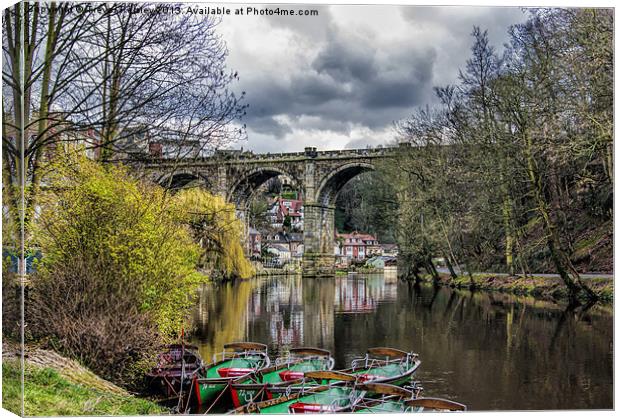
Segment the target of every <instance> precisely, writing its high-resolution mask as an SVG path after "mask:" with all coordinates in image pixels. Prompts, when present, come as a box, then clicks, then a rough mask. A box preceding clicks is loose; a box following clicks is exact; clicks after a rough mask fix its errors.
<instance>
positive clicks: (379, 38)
mask: <svg viewBox="0 0 620 418" xmlns="http://www.w3.org/2000/svg"><path fill="white" fill-rule="evenodd" d="M304 7H305V6H304ZM308 7H309V6H308ZM312 8H314V6H312ZM317 8H318V9H319V12H320V15H319V16H318V17H313V18H305V17H304V18H302V17H293V18H290V19H278V18H273V19H263V20H261V21H260V25H261V26H258V27H259V28H260V33H257V34H256V36H258V37H259V38H261V40H263V41H264V45H267V46H269V45H277V48H276V47H274V48H273V49H269V48H267V49H266V51H262V50H258V49H257V50H254V49H251V48H245V49H244V48H243V47H242V46H243V45H240V49H244V54H245V55H240V56H237V57H236V59H237V66H236V67H235V69H238V70H239V72H240V74H241V80H242V81H241V87H242V89H243V90H245V91H247V101H248V103H249V104H250V107H249V109H248V113H247V117H246V118H245V120H244V122H245V123H246V124H247V126H248V129H249V130H250V131H251V132H254V133H256V134H260V135H259V136H260V138H261V139H260V140H261V141H263V142H265V141H266V138H269V141H275V142H270V143H269V144H266V143H265V144H264V145H261V144H254V145H251V146H252V147H254V148H255V149H257V150H261V149H277V147H278V146H277V145H275V143H277V142H282V140H283V139H286V141H289V142H291V141H301V142H303V141H304V138H303V137H304V135H305V137H306V140H307V141H311V140H312V139H311V137H313V136H312V135H315V134H316V133H317V132H319V133H321V132H324V133H325V135H323V136H329V135H332V134H337V135H341V136H342V135H344V136H345V137H346V136H348V137H349V138H350V141H347V142H348V144H347V145H346V146H347V147H361V146H363V145H364V143H366V144H375V145H376V144H377V138H378V135H375V134H376V133H383V134H384V135H383V138H385V132H386V131H387V130H389V129H390V126H391V125H392V123H393V122H394V121H397V120H400V119H402V118H405V117H407V116H408V115H410V114H411V113H412V111H413V109H414V108H415V107H416V106H423V105H426V104H429V103H432V102H433V101H435V100H436V99H435V97H434V94H433V87H434V86H436V85H445V84H448V83H454V82H456V81H457V76H458V70H459V68H463V67H464V66H465V62H466V60H467V58H468V57H469V54H470V46H471V37H470V33H471V31H472V27H473V26H474V25H478V26H480V27H481V28H483V29H488V30H489V37H490V40H491V42H492V43H493V44H494V45H496V46H497V47H501V45H502V43H503V42H504V41H505V40H506V39H507V36H506V31H507V29H508V27H509V26H510V25H511V24H514V23H516V22H518V21H522V20H524V17H523V13H522V12H521V10H520V9H517V8H488V7H486V8H484V7H479V8H474V7H407V6H390V7H389V10H388V11H387V12H385V10H386V9H385V8H380V7H376V6H370V7H368V8H364V7H357V6H348V7H344V6H317ZM375 11H376V12H377V13H376V14H375ZM246 32H248V29H247V28H240V29H239V32H235V33H246ZM244 39H247V38H243V37H238V38H237V42H243V41H244ZM284 39H285V40H286V42H285V43H280V42H281V41H282V40H284ZM229 47H230V49H231V53H234V52H235V45H234V44H232V45H229ZM267 56H269V57H272V59H273V63H271V62H272V61H270V60H268V59H265V57H267ZM256 62H260V63H261V65H258V64H256ZM291 133H294V135H290V134H291ZM313 133H314V134H313ZM313 138H315V139H314V140H316V136H314V137H313ZM249 139H250V144H251V141H252V138H251V137H250V138H249ZM340 141H341V142H340V144H341V145H340V146H344V144H345V143H346V142H342V140H340ZM301 142H300V143H301Z"/></svg>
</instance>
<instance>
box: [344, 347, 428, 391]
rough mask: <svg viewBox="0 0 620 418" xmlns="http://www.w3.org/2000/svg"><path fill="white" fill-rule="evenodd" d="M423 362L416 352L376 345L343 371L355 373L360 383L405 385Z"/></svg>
mask: <svg viewBox="0 0 620 418" xmlns="http://www.w3.org/2000/svg"><path fill="white" fill-rule="evenodd" d="M421 363H422V362H421V361H420V359H419V357H418V355H417V354H415V353H412V352H409V353H408V352H405V351H402V350H398V349H395V348H388V347H375V348H369V349H368V351H367V352H366V355H365V356H364V357H362V358H357V359H354V360H353V361H352V362H351V368H350V369H346V370H342V372H343V373H348V374H352V375H355V376H356V377H357V379H358V383H365V382H373V383H390V384H392V385H396V386H403V385H406V384H407V383H409V382H411V379H412V377H413V374H414V373H415V371H416V370H417V369H418V367H420V364H421Z"/></svg>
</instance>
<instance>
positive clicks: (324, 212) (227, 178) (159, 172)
mask: <svg viewBox="0 0 620 418" xmlns="http://www.w3.org/2000/svg"><path fill="white" fill-rule="evenodd" d="M407 145H408V144H401V145H399V147H403V146H407ZM397 151H398V148H374V149H351V150H340V151H317V150H316V148H306V149H305V151H303V152H295V153H278V154H254V153H252V152H242V151H217V152H216V153H215V154H214V155H213V156H212V157H206V158H191V159H181V160H179V159H174V160H172V159H166V158H160V159H150V160H148V161H146V162H144V163H143V165H142V167H140V169H141V170H144V172H145V173H146V175H147V176H148V177H149V178H150V179H151V180H153V181H155V182H157V183H159V184H161V185H162V186H164V187H168V188H171V189H177V188H181V187H184V186H186V185H188V184H190V183H192V184H195V183H196V182H198V183H199V184H200V185H201V186H202V187H205V188H206V189H208V190H210V191H211V192H213V193H217V194H219V195H221V196H223V197H225V198H226V200H227V201H229V202H233V203H234V204H235V205H236V207H237V210H238V211H239V213H241V214H242V215H241V216H243V214H245V213H247V209H248V207H249V204H250V202H251V200H252V198H253V197H254V193H255V192H256V190H257V189H258V188H259V187H260V186H261V185H262V184H263V183H265V182H266V181H268V180H269V179H271V178H273V177H277V176H286V177H287V178H288V179H289V180H290V181H291V182H292V184H291V186H292V187H294V188H296V189H297V190H299V191H300V192H301V195H302V196H303V202H304V255H303V271H304V275H307V276H329V275H333V273H334V264H335V263H334V262H335V258H334V210H335V204H336V197H337V195H338V192H339V191H340V190H341V189H342V187H343V186H344V185H345V184H346V183H347V182H348V181H349V180H351V179H352V178H353V177H355V176H357V175H359V174H361V173H364V172H366V171H370V170H374V169H375V166H376V163H377V161H378V160H379V159H385V158H389V157H390V156H391V155H394V154H395V153H396V152H397Z"/></svg>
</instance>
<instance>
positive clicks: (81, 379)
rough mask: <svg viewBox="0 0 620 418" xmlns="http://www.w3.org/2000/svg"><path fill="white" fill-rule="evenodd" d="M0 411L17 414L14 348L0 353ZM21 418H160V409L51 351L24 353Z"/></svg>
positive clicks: (8, 346)
mask: <svg viewBox="0 0 620 418" xmlns="http://www.w3.org/2000/svg"><path fill="white" fill-rule="evenodd" d="M2 357H3V358H2V406H3V407H4V408H5V409H7V410H9V411H11V412H13V413H15V414H17V415H20V413H21V366H20V353H19V348H18V346H17V345H13V344H10V343H7V342H6V341H5V342H4V344H3V347H2ZM24 395H25V396H24V401H25V404H24V409H25V414H26V415H31V416H32V415H44V416H53V415H73V416H75V415H145V414H150V415H157V414H159V415H162V414H166V413H167V411H166V409H165V408H163V407H161V406H159V405H158V404H156V403H154V402H152V401H150V400H147V399H142V398H138V397H136V396H134V395H132V394H130V393H128V392H127V391H126V390H124V389H122V388H120V387H118V386H116V385H114V384H113V383H111V382H108V381H107V380H104V379H102V378H100V377H99V376H97V375H95V374H94V373H93V372H91V371H90V370H88V369H86V368H85V367H83V366H81V365H80V364H79V363H77V362H75V361H73V360H70V359H67V358H65V357H63V356H61V355H59V354H57V353H55V352H53V351H49V350H43V349H40V348H36V347H27V348H26V359H25V370H24Z"/></svg>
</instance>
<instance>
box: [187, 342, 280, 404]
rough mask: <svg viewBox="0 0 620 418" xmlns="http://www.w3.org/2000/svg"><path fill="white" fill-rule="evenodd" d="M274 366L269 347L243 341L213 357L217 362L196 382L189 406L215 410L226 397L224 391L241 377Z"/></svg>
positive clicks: (196, 379)
mask: <svg viewBox="0 0 620 418" xmlns="http://www.w3.org/2000/svg"><path fill="white" fill-rule="evenodd" d="M269 363H270V360H269V356H268V355H267V346H266V345H264V344H260V343H252V342H241V343H231V344H226V345H225V346H224V350H223V351H222V352H221V353H219V354H217V355H215V356H213V363H211V364H209V365H207V366H205V367H204V368H203V370H201V371H200V372H199V376H198V377H195V378H194V380H193V382H192V387H193V390H192V392H191V393H190V394H189V398H188V400H187V402H186V405H187V406H188V407H189V406H195V407H197V409H198V410H202V409H203V408H209V409H210V408H211V407H212V406H213V405H215V404H216V403H217V402H218V400H219V399H220V398H221V397H222V395H223V393H224V389H226V388H227V387H228V386H229V385H230V383H232V382H233V381H234V380H237V379H239V378H241V377H247V376H249V375H251V374H253V373H256V371H257V370H259V369H262V368H265V367H268V366H269Z"/></svg>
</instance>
